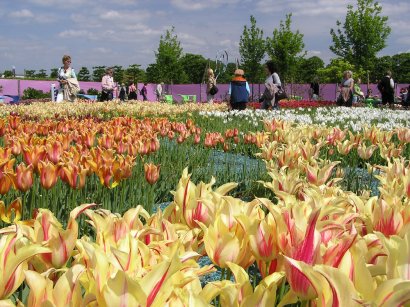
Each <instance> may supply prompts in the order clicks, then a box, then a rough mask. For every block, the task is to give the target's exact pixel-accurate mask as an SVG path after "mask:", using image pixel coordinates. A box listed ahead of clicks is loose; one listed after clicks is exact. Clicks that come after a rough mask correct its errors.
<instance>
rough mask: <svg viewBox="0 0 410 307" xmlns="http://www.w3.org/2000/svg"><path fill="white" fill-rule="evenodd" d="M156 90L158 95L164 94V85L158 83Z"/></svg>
mask: <svg viewBox="0 0 410 307" xmlns="http://www.w3.org/2000/svg"><path fill="white" fill-rule="evenodd" d="M156 92H157V95H158V96H161V95H162V85H161V84H157V89H156Z"/></svg>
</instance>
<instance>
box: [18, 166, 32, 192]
mask: <svg viewBox="0 0 410 307" xmlns="http://www.w3.org/2000/svg"><path fill="white" fill-rule="evenodd" d="M13 182H14V186H15V187H16V188H17V189H18V190H19V191H22V192H25V191H27V190H29V189H30V188H31V187H32V185H33V167H32V166H31V165H29V166H26V165H25V164H24V163H23V162H22V163H20V164H19V165H18V166H17V168H16V173H15V175H14V176H13Z"/></svg>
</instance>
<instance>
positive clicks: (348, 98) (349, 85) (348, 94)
mask: <svg viewBox="0 0 410 307" xmlns="http://www.w3.org/2000/svg"><path fill="white" fill-rule="evenodd" d="M352 77H353V73H352V72H351V71H350V70H346V71H344V72H343V80H342V83H340V95H339V98H338V99H337V101H336V103H337V105H339V106H345V107H351V106H352V103H353V88H354V80H353V78H352Z"/></svg>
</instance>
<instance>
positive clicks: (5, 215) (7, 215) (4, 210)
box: [0, 198, 22, 224]
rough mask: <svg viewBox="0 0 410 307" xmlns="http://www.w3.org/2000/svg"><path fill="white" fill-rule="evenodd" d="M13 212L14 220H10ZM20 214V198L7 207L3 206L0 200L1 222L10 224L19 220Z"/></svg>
mask: <svg viewBox="0 0 410 307" xmlns="http://www.w3.org/2000/svg"><path fill="white" fill-rule="evenodd" d="M13 212H14V219H13V220H11V217H12V215H13ZM21 212H22V206H21V198H16V199H15V200H14V201H12V202H11V204H10V205H8V206H7V207H6V206H5V205H4V202H3V201H1V200H0V218H1V220H2V221H3V222H5V223H8V224H10V223H14V222H17V221H19V220H20V218H21Z"/></svg>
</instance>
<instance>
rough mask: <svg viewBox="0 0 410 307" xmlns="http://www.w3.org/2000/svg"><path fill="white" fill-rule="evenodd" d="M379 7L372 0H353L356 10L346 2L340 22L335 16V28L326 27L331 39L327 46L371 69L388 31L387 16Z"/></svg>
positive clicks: (353, 62) (338, 54) (358, 64)
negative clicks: (344, 12) (382, 14)
mask: <svg viewBox="0 0 410 307" xmlns="http://www.w3.org/2000/svg"><path fill="white" fill-rule="evenodd" d="M381 11H382V7H381V6H380V5H379V3H378V2H374V0H357V9H356V10H354V8H353V6H352V5H348V6H347V14H346V18H345V21H344V24H343V26H342V23H341V22H340V21H339V20H338V21H337V22H336V25H337V27H338V29H337V30H336V31H335V30H334V29H331V30H330V35H331V36H332V41H333V45H331V46H330V50H331V51H332V52H333V53H334V54H336V55H337V56H339V57H342V58H344V59H345V60H346V61H348V62H350V63H352V64H354V65H355V66H356V67H362V68H363V69H365V70H371V68H372V65H373V63H374V61H375V59H376V55H377V53H378V52H379V51H380V50H382V49H383V48H384V47H386V39H387V37H388V36H389V34H390V31H391V29H390V27H389V26H388V25H387V20H388V17H386V16H380V14H381ZM341 26H342V28H341Z"/></svg>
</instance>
